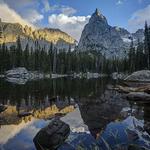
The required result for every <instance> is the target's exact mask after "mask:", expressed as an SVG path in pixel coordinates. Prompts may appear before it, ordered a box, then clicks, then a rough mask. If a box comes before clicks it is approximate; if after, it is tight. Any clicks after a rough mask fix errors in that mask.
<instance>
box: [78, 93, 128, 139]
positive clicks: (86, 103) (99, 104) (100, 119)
mask: <svg viewBox="0 0 150 150" xmlns="http://www.w3.org/2000/svg"><path fill="white" fill-rule="evenodd" d="M127 106H129V104H128V102H127V101H124V100H123V99H122V98H121V95H120V94H119V93H117V92H115V91H108V90H105V91H102V93H101V96H100V97H93V96H90V97H86V98H81V99H80V103H79V108H80V112H81V116H82V118H83V120H84V122H85V124H86V125H87V126H88V127H89V130H90V132H91V133H92V134H93V135H94V136H96V134H99V133H100V132H101V131H102V129H104V128H105V127H106V125H107V124H108V123H110V122H112V121H115V120H118V119H120V112H121V110H122V109H123V108H124V107H127Z"/></svg>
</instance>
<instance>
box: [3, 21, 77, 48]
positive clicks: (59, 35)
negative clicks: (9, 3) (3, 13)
mask: <svg viewBox="0 0 150 150" xmlns="http://www.w3.org/2000/svg"><path fill="white" fill-rule="evenodd" d="M18 36H19V37H20V39H21V45H22V47H23V49H24V48H25V47H26V45H27V44H28V45H29V47H30V48H31V47H32V48H33V49H34V48H35V42H36V43H37V42H38V43H39V45H40V46H41V48H45V49H49V46H50V44H51V43H53V44H55V46H56V47H57V48H59V49H63V48H66V49H68V48H69V46H72V47H74V46H75V43H76V40H75V39H74V38H72V37H71V36H70V35H68V34H67V33H65V32H63V31H61V30H59V29H52V28H44V29H32V28H31V27H29V26H27V25H26V26H22V25H21V24H19V23H7V22H2V21H1V19H0V44H2V43H5V44H6V45H7V46H11V45H15V44H16V41H17V38H18Z"/></svg>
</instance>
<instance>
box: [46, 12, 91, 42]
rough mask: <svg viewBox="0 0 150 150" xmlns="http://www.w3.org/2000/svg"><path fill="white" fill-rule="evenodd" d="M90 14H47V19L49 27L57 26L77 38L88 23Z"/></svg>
mask: <svg viewBox="0 0 150 150" xmlns="http://www.w3.org/2000/svg"><path fill="white" fill-rule="evenodd" d="M89 18H90V16H68V15H66V14H63V13H61V14H58V15H57V14H52V15H51V16H49V18H48V21H49V24H50V27H54V28H59V29H61V30H63V31H65V32H67V33H68V34H70V35H71V36H73V37H74V38H75V39H77V40H79V38H80V36H81V32H82V30H83V28H84V26H85V24H87V23H88V21H89Z"/></svg>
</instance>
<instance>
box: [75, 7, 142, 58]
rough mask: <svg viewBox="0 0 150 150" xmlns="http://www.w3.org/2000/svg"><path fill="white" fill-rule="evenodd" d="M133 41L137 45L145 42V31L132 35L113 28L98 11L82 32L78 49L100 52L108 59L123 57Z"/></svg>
mask: <svg viewBox="0 0 150 150" xmlns="http://www.w3.org/2000/svg"><path fill="white" fill-rule="evenodd" d="M132 39H133V41H134V43H135V44H137V41H138V39H139V40H140V41H143V39H144V30H143V29H139V30H138V31H136V32H135V33H130V32H129V31H127V30H126V29H124V28H120V27H116V26H115V27H112V26H110V25H109V24H108V22H107V19H106V17H105V16H103V14H101V13H100V12H99V10H98V9H96V10H95V12H94V13H93V14H92V16H91V18H90V20H89V23H87V24H86V25H85V27H84V29H83V31H82V34H81V38H80V40H79V44H78V49H79V50H80V51H87V50H98V51H101V53H102V54H105V55H106V56H107V57H122V56H124V55H125V54H126V51H127V50H128V49H129V46H130V43H131V40H132Z"/></svg>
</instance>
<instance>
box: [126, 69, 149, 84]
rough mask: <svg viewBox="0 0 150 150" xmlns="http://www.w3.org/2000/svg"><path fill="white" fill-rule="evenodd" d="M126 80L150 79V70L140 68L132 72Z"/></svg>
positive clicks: (142, 80)
mask: <svg viewBox="0 0 150 150" xmlns="http://www.w3.org/2000/svg"><path fill="white" fill-rule="evenodd" d="M125 80H126V81H141V82H144V81H150V70H140V71H137V72H134V73H132V74H131V75H129V76H128V77H127V78H125Z"/></svg>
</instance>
